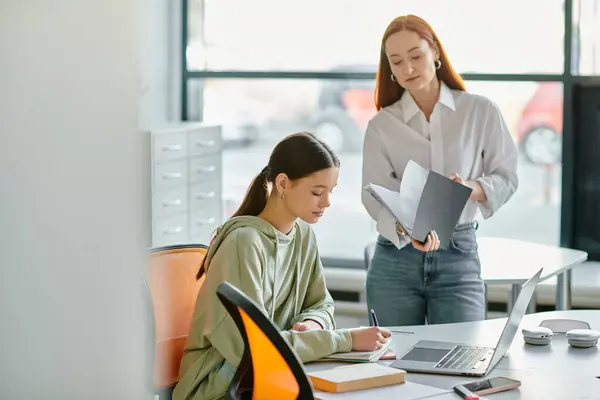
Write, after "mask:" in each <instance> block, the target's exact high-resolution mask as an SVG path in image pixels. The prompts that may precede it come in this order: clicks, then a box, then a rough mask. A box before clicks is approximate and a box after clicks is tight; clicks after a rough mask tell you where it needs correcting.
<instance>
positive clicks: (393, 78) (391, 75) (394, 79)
mask: <svg viewBox="0 0 600 400" xmlns="http://www.w3.org/2000/svg"><path fill="white" fill-rule="evenodd" d="M390 79H391V80H392V82H396V77H395V76H394V74H390Z"/></svg>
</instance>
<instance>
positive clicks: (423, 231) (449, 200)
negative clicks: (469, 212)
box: [364, 161, 473, 249]
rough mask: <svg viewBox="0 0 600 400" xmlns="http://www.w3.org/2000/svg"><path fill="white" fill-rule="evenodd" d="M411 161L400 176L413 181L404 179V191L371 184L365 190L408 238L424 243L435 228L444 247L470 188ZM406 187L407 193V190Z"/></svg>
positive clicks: (444, 247)
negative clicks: (394, 220)
mask: <svg viewBox="0 0 600 400" xmlns="http://www.w3.org/2000/svg"><path fill="white" fill-rule="evenodd" d="M411 163H413V164H412V165H411V166H410V168H408V167H407V170H405V175H404V176H403V178H402V179H403V180H404V179H407V180H408V179H411V180H412V181H411V182H403V185H402V186H403V187H404V188H406V189H404V191H405V192H404V193H401V192H402V189H403V187H401V188H400V191H401V192H395V191H393V190H390V189H387V188H385V187H383V186H379V185H375V184H372V183H370V184H368V185H367V186H365V188H364V190H366V191H367V192H368V193H370V194H371V195H372V196H373V197H374V198H375V199H376V200H377V201H378V202H379V203H380V204H381V205H382V206H383V207H385V208H386V209H387V210H388V211H389V212H390V213H391V214H392V215H393V216H394V218H395V219H396V220H397V221H398V222H399V223H400V224H401V225H402V226H403V227H404V229H405V230H406V231H407V233H408V235H409V236H410V237H411V238H413V239H415V240H418V241H420V242H425V241H426V240H427V235H428V234H429V232H431V231H435V232H436V233H437V235H438V237H439V239H440V248H443V249H446V248H448V244H449V242H450V239H451V238H452V235H453V233H454V228H455V227H456V225H457V223H458V220H459V219H460V215H461V214H462V212H463V210H464V208H465V205H466V204H467V201H468V200H469V197H470V196H471V192H472V191H473V190H472V189H471V188H469V187H467V186H465V185H462V184H460V183H458V182H454V181H452V180H451V179H449V178H447V177H445V176H443V175H440V174H438V173H436V172H434V171H425V170H423V169H422V167H420V166H417V165H416V164H414V162H412V161H411ZM409 169H410V171H411V172H410V173H408V170H409ZM406 175H410V176H406ZM419 175H421V176H419ZM425 176H426V178H425ZM420 179H422V180H424V184H423V183H422V180H421V182H419V180H420ZM409 190H410V193H406V191H409ZM411 197H412V198H411ZM414 205H416V209H415V207H414Z"/></svg>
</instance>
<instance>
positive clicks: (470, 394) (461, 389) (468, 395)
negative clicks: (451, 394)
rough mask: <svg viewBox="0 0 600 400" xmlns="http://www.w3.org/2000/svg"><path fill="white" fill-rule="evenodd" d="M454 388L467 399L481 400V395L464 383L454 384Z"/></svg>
mask: <svg viewBox="0 0 600 400" xmlns="http://www.w3.org/2000/svg"><path fill="white" fill-rule="evenodd" d="M452 389H454V391H455V392H456V393H458V395H459V396H460V397H462V398H463V399H465V400H479V396H477V395H476V394H475V393H473V392H471V391H470V390H469V389H467V388H466V387H464V386H462V385H458V386H454V387H453V388H452Z"/></svg>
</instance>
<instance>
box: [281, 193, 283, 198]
mask: <svg viewBox="0 0 600 400" xmlns="http://www.w3.org/2000/svg"><path fill="white" fill-rule="evenodd" d="M281 200H283V192H281Z"/></svg>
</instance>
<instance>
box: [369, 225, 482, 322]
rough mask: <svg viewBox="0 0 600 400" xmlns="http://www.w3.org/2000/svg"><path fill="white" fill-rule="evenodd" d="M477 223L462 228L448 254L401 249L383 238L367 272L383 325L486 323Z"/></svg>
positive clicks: (371, 302) (371, 304)
mask: <svg viewBox="0 0 600 400" xmlns="http://www.w3.org/2000/svg"><path fill="white" fill-rule="evenodd" d="M475 230H476V228H475V223H471V224H464V225H459V226H457V227H456V229H455V231H454V235H453V237H452V239H451V240H450V244H449V246H448V248H447V249H440V250H436V251H432V252H427V253H424V252H421V251H419V250H416V249H415V248H414V247H413V246H412V244H410V243H409V244H407V245H406V246H405V247H403V248H402V249H400V250H399V249H397V248H396V246H394V245H393V244H392V243H391V242H390V241H389V240H387V239H385V238H383V237H382V236H379V237H378V238H377V245H376V247H375V254H374V255H373V261H372V262H371V265H370V267H369V271H368V272H367V303H368V306H369V309H371V308H372V309H374V310H375V313H376V314H377V318H378V320H379V324H380V325H381V326H406V325H424V324H425V323H426V322H427V323H428V324H444V323H451V322H465V321H477V320H482V319H485V288H484V284H483V280H482V279H481V264H480V262H479V255H478V254H477V239H476V235H475Z"/></svg>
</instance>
